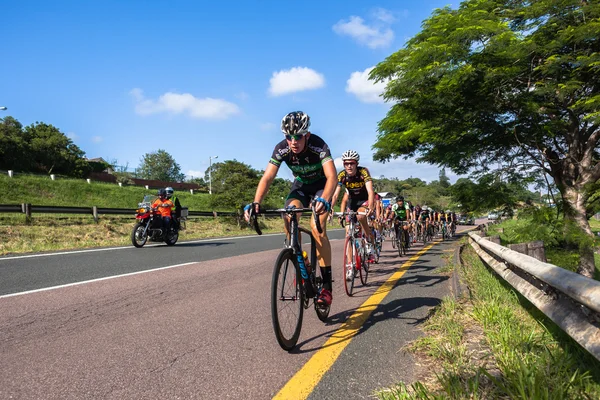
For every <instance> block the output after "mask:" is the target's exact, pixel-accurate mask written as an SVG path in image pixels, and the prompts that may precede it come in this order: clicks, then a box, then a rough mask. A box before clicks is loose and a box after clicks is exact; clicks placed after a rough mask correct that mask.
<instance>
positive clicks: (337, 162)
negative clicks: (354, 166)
mask: <svg viewBox="0 0 600 400" xmlns="http://www.w3.org/2000/svg"><path fill="white" fill-rule="evenodd" d="M333 164H334V165H335V169H336V170H337V171H338V172H339V171H341V170H343V169H344V162H343V161H342V157H337V158H334V159H333Z"/></svg>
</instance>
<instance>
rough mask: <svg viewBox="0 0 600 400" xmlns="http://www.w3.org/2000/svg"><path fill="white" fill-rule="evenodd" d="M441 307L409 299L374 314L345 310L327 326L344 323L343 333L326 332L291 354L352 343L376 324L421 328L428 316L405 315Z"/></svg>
mask: <svg viewBox="0 0 600 400" xmlns="http://www.w3.org/2000/svg"><path fill="white" fill-rule="evenodd" d="M440 303H441V299H438V298H435V297H410V298H405V299H396V300H392V301H391V302H389V303H385V304H379V305H378V306H377V307H376V309H375V310H374V311H373V306H360V307H358V308H357V309H354V310H345V311H342V312H340V313H337V314H334V315H332V316H330V317H329V319H328V321H327V325H331V324H338V323H342V322H343V323H344V325H343V326H342V327H343V328H344V329H339V331H338V329H331V330H329V331H327V332H323V333H321V334H320V335H317V336H313V337H311V338H309V339H306V340H304V341H303V342H300V343H298V345H297V346H296V348H295V349H294V350H293V351H291V352H290V353H292V354H302V353H310V352H313V351H317V350H320V349H322V348H327V347H330V346H337V345H339V344H340V343H341V342H344V341H347V340H351V339H352V338H354V337H355V336H358V335H360V334H362V333H363V332H365V331H367V330H368V329H369V328H371V327H372V326H374V325H375V324H376V323H378V322H381V321H385V320H389V319H405V320H409V321H410V322H408V324H410V325H418V324H421V323H423V322H424V321H426V320H427V318H429V315H430V314H429V313H427V314H426V315H425V316H424V317H422V318H414V317H404V316H403V315H404V314H406V313H409V312H411V311H413V310H416V309H419V308H421V307H427V308H428V309H429V308H431V307H435V306H437V305H439V304H440ZM324 336H325V337H327V336H330V340H331V339H332V338H333V339H335V340H333V341H331V342H329V343H325V344H323V345H322V346H318V347H307V346H308V345H309V344H310V343H311V342H314V341H315V340H317V339H318V338H320V337H324Z"/></svg>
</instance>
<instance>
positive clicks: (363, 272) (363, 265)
mask: <svg viewBox="0 0 600 400" xmlns="http://www.w3.org/2000/svg"><path fill="white" fill-rule="evenodd" d="M360 253H361V256H360V268H359V269H358V272H359V274H360V283H362V284H363V286H367V278H368V276H369V255H368V254H367V251H366V249H365V246H364V245H363V249H362V251H361V252H360Z"/></svg>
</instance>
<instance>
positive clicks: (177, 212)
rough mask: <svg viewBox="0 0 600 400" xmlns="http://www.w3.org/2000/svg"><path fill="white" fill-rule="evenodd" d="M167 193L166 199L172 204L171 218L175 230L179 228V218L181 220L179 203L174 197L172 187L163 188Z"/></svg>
mask: <svg viewBox="0 0 600 400" xmlns="http://www.w3.org/2000/svg"><path fill="white" fill-rule="evenodd" d="M165 190H166V191H167V199H169V200H171V201H172V202H173V208H172V209H171V216H172V217H173V222H174V225H175V227H176V228H179V218H181V203H180V202H179V198H178V197H177V196H175V192H174V191H173V188H172V187H170V186H169V187H167V188H165Z"/></svg>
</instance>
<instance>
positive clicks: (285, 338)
mask: <svg viewBox="0 0 600 400" xmlns="http://www.w3.org/2000/svg"><path fill="white" fill-rule="evenodd" d="M290 267H291V268H293V271H291V276H288V272H289V268H290ZM282 268H285V271H284V274H285V275H284V276H283V280H284V282H282V285H280V279H279V276H280V272H281V270H282ZM288 279H293V283H292V285H293V286H294V287H295V296H294V297H295V299H290V300H287V301H291V302H293V303H294V304H293V306H292V307H297V308H298V314H297V316H296V321H295V322H292V326H291V327H292V329H282V320H281V316H280V315H279V314H280V313H279V307H278V306H279V303H282V302H283V301H282V300H281V299H280V295H279V293H280V290H281V292H282V291H283V289H284V288H285V284H286V283H287V282H288ZM280 286H282V287H280ZM305 296H306V294H305V292H304V288H303V287H302V276H301V275H300V267H299V266H298V260H297V259H296V256H295V255H294V253H293V251H292V249H284V250H282V251H281V253H279V256H278V257H277V260H276V261H275V268H273V278H272V280H271V320H272V322H273V330H274V332H275V338H276V339H277V343H279V346H281V348H282V349H284V350H286V351H290V350H292V349H293V348H294V347H295V346H296V343H298V338H299V337H300V330H301V329H302V318H303V316H304V297H305ZM284 330H285V331H286V332H284ZM287 331H289V332H287Z"/></svg>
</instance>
